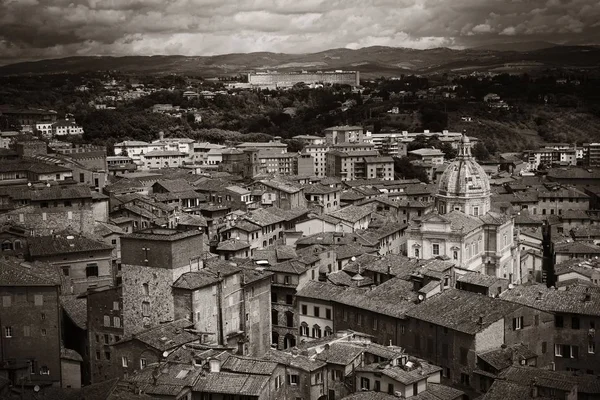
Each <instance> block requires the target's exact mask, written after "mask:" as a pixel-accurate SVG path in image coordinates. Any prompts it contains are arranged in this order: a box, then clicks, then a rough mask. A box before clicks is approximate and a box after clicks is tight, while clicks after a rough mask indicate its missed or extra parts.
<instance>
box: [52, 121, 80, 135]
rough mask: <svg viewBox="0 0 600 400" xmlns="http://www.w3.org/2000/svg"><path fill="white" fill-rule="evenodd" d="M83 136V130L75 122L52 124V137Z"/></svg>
mask: <svg viewBox="0 0 600 400" xmlns="http://www.w3.org/2000/svg"><path fill="white" fill-rule="evenodd" d="M67 135H83V128H82V127H81V126H79V125H77V123H76V122H75V121H71V120H68V119H64V120H59V121H56V122H55V123H53V124H52V136H54V137H56V136H67Z"/></svg>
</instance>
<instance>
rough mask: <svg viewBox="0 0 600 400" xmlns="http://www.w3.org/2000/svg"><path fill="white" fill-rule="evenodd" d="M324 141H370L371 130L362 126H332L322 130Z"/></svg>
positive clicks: (330, 142)
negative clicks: (368, 130)
mask: <svg viewBox="0 0 600 400" xmlns="http://www.w3.org/2000/svg"><path fill="white" fill-rule="evenodd" d="M323 133H324V134H325V141H326V142H327V143H329V144H338V143H361V142H365V143H370V135H371V132H367V131H366V130H365V129H364V128H363V127H362V126H348V125H345V126H333V127H331V128H327V129H325V130H324V131H323Z"/></svg>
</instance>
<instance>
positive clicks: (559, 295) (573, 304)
mask: <svg viewBox="0 0 600 400" xmlns="http://www.w3.org/2000/svg"><path fill="white" fill-rule="evenodd" d="M500 297H501V298H502V299H503V300H506V301H509V302H513V303H516V304H522V305H525V306H529V307H532V308H536V309H538V310H543V311H548V312H559V313H569V314H581V315H593V316H600V288H591V287H587V286H582V285H575V286H569V287H567V288H566V290H555V289H548V288H547V287H546V286H545V285H530V286H516V287H514V288H513V289H511V290H507V291H505V292H504V293H502V294H501V295H500Z"/></svg>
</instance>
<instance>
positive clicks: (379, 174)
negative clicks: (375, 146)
mask: <svg viewBox="0 0 600 400" xmlns="http://www.w3.org/2000/svg"><path fill="white" fill-rule="evenodd" d="M325 174H326V175H327V176H329V177H336V178H340V179H341V180H343V181H352V180H356V179H382V180H393V179H394V160H393V159H392V157H381V156H379V153H377V151H375V150H367V151H352V152H342V151H337V150H334V151H329V152H328V153H327V154H326V169H325Z"/></svg>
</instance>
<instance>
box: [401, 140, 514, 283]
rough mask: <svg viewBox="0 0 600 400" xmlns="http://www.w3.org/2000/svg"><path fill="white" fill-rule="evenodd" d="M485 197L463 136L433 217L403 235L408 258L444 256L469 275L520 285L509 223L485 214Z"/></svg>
mask: <svg viewBox="0 0 600 400" xmlns="http://www.w3.org/2000/svg"><path fill="white" fill-rule="evenodd" d="M490 198H491V192H490V185H489V179H488V177H487V175H486V173H485V171H484V170H483V169H482V168H481V166H479V165H478V164H477V163H476V162H475V160H474V159H473V157H472V156H471V150H470V142H469V139H468V138H467V137H466V136H463V139H462V141H461V143H460V146H459V154H458V157H457V159H456V160H455V161H453V162H452V163H451V164H450V165H449V166H448V168H447V169H446V171H445V172H444V174H443V175H442V177H441V179H440V182H439V187H438V192H437V194H436V208H437V213H431V214H428V215H426V216H425V217H423V218H421V219H418V220H415V221H414V222H412V223H411V226H410V227H409V229H408V230H407V234H408V238H407V251H408V254H409V256H411V257H415V258H425V259H427V258H432V257H437V256H448V257H449V258H450V259H452V260H457V262H459V263H460V264H462V265H464V266H465V267H466V268H467V269H469V270H473V271H479V272H482V273H484V274H488V275H492V276H496V277H501V278H507V279H509V280H510V281H511V282H521V278H522V277H521V271H520V268H519V265H520V256H519V247H518V246H517V244H516V241H515V239H514V237H515V232H514V222H513V219H512V217H510V216H507V215H503V214H498V213H495V212H490Z"/></svg>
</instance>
